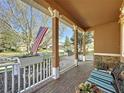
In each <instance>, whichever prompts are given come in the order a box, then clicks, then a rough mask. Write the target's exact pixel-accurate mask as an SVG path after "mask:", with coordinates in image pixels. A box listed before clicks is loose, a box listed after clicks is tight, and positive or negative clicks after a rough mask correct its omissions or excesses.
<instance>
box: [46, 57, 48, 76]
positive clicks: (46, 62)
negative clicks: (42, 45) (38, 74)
mask: <svg viewBox="0 0 124 93" xmlns="http://www.w3.org/2000/svg"><path fill="white" fill-rule="evenodd" d="M48 61H49V59H46V78H47V77H48Z"/></svg>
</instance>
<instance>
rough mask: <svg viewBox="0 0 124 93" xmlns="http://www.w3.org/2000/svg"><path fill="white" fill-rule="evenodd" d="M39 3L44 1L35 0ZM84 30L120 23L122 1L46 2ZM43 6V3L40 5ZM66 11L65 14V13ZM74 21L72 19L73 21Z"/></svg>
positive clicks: (78, 0)
mask: <svg viewBox="0 0 124 93" xmlns="http://www.w3.org/2000/svg"><path fill="white" fill-rule="evenodd" d="M34 1H36V2H38V3H40V2H42V1H43V0H34ZM44 1H46V2H47V3H49V5H50V6H52V7H54V8H56V9H58V10H59V11H60V12H61V13H63V14H64V15H65V16H67V17H68V18H70V17H72V18H73V21H75V23H78V25H79V26H80V27H82V28H84V29H85V28H90V27H93V26H97V25H102V24H106V23H109V22H113V21H118V18H119V12H120V11H119V9H120V7H121V4H122V0H44ZM40 4H41V3H40ZM63 11H64V12H63ZM70 19H71V18H70ZM71 20H72V19H71Z"/></svg>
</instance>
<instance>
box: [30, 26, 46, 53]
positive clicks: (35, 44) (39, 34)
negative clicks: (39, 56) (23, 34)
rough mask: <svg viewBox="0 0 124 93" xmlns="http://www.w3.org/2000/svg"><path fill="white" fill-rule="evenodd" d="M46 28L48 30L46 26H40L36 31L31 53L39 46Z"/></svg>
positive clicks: (35, 51)
mask: <svg viewBox="0 0 124 93" xmlns="http://www.w3.org/2000/svg"><path fill="white" fill-rule="evenodd" d="M47 30H48V28H47V27H40V29H39V32H38V34H37V36H36V39H35V41H34V44H33V46H32V53H33V54H36V53H37V50H38V47H39V45H40V43H41V42H42V40H43V37H44V35H45V33H46V32H47Z"/></svg>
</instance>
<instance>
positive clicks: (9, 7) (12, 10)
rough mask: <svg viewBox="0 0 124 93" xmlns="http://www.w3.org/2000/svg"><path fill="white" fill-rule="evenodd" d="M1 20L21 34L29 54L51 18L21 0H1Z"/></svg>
mask: <svg viewBox="0 0 124 93" xmlns="http://www.w3.org/2000/svg"><path fill="white" fill-rule="evenodd" d="M0 18H2V19H3V20H4V21H6V23H8V24H9V25H11V27H12V28H13V29H14V30H15V31H20V32H21V37H22V41H23V42H24V43H25V44H26V45H27V52H28V53H30V51H31V47H32V46H31V44H32V42H33V40H34V38H35V36H36V35H35V34H34V33H37V31H38V30H39V27H40V26H46V25H47V24H48V21H49V16H46V15H45V14H43V13H41V12H40V11H38V10H36V9H34V8H33V7H32V6H30V5H27V4H25V3H23V2H22V1H21V0H1V1H0Z"/></svg>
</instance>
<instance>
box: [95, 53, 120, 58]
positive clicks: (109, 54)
mask: <svg viewBox="0 0 124 93" xmlns="http://www.w3.org/2000/svg"><path fill="white" fill-rule="evenodd" d="M94 55H100V56H118V57H120V56H121V54H113V53H94Z"/></svg>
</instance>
